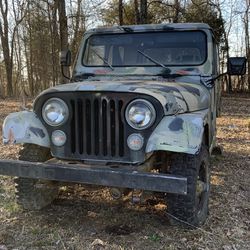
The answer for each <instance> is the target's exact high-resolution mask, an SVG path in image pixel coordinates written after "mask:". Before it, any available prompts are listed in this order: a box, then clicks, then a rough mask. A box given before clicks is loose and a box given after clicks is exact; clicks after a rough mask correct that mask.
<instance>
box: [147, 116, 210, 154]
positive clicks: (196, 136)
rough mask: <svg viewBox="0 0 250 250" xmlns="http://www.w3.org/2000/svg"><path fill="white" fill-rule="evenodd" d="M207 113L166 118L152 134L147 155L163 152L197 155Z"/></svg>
mask: <svg viewBox="0 0 250 250" xmlns="http://www.w3.org/2000/svg"><path fill="white" fill-rule="evenodd" d="M206 113H207V112H202V111H201V112H195V113H192V114H180V115H175V116H165V117H164V118H163V119H162V121H161V122H160V123H159V125H158V126H157V127H156V129H155V130H154V131H153V133H152V134H151V136H150V138H149V140H148V143H147V147H146V153H149V152H153V151H157V150H163V151H172V152H180V153H188V154H196V153H197V152H198V151H199V149H200V146H201V143H202V139H203V132H204V125H205V124H206V118H205V117H206Z"/></svg>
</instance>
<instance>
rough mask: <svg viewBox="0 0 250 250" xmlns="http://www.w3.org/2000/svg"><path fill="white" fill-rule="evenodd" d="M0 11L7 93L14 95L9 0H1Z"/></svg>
mask: <svg viewBox="0 0 250 250" xmlns="http://www.w3.org/2000/svg"><path fill="white" fill-rule="evenodd" d="M0 11H1V16H2V21H3V23H2V22H1V20H0V36H1V43H2V49H3V57H4V64H5V70H6V78H7V95H8V96H12V95H13V86H12V68H13V67H12V66H13V61H12V57H11V53H10V47H9V44H10V43H9V22H8V1H7V0H5V3H4V4H3V1H2V0H0Z"/></svg>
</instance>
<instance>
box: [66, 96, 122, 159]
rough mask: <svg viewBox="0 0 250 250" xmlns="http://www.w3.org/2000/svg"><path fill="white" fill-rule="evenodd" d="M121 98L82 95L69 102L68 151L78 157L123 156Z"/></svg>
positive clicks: (106, 157) (109, 157) (101, 157)
mask: <svg viewBox="0 0 250 250" xmlns="http://www.w3.org/2000/svg"><path fill="white" fill-rule="evenodd" d="M123 105H124V103H123V101H122V100H120V99H118V98H117V99H116V98H113V97H112V98H111V97H109V96H98V95H94V94H93V95H92V94H88V95H86V94H85V95H82V96H79V97H77V98H76V99H75V100H71V101H70V106H71V110H72V120H71V128H70V133H71V136H70V138H71V142H70V144H71V153H72V154H73V155H74V157H77V158H80V159H85V158H86V159H112V158H120V157H123V156H124V147H125V145H124V136H125V135H124V124H123V120H122V108H123Z"/></svg>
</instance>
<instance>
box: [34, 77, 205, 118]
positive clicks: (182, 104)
mask: <svg viewBox="0 0 250 250" xmlns="http://www.w3.org/2000/svg"><path fill="white" fill-rule="evenodd" d="M69 91H70V92H72V91H73V92H74V91H94V92H101V91H104V92H105V91H108V92H125V93H126V92H133V93H138V94H146V95H149V96H152V97H154V98H156V99H157V100H158V101H160V103H161V104H162V106H163V107H164V111H165V115H171V114H176V113H185V112H193V111H199V110H203V109H207V108H208V107H209V99H210V98H209V95H210V93H209V91H208V89H207V88H206V87H205V86H204V85H202V84H198V83H186V82H174V81H165V80H162V81H155V80H154V81H153V80H151V81H150V80H146V81H145V80H144V81H138V80H130V81H125V80H123V81H83V82H76V83H69V84H63V85H57V86H55V87H52V88H49V89H47V90H45V91H43V92H42V93H41V94H40V95H39V96H41V95H44V94H47V93H53V92H69ZM39 96H38V97H37V98H39Z"/></svg>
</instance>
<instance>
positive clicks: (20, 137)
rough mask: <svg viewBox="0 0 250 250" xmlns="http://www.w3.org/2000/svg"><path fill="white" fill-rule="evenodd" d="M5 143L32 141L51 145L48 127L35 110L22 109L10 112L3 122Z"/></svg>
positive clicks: (44, 145)
mask: <svg viewBox="0 0 250 250" xmlns="http://www.w3.org/2000/svg"><path fill="white" fill-rule="evenodd" d="M3 143H4V144H19V143H32V144H37V145H40V146H43V147H49V146H50V140H49V136H48V132H47V130H46V128H45V127H44V126H43V124H42V123H41V121H40V120H39V119H38V117H37V116H36V114H35V113H34V112H30V111H21V112H16V113H11V114H9V115H8V116H7V117H6V118H5V120H4V123H3Z"/></svg>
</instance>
